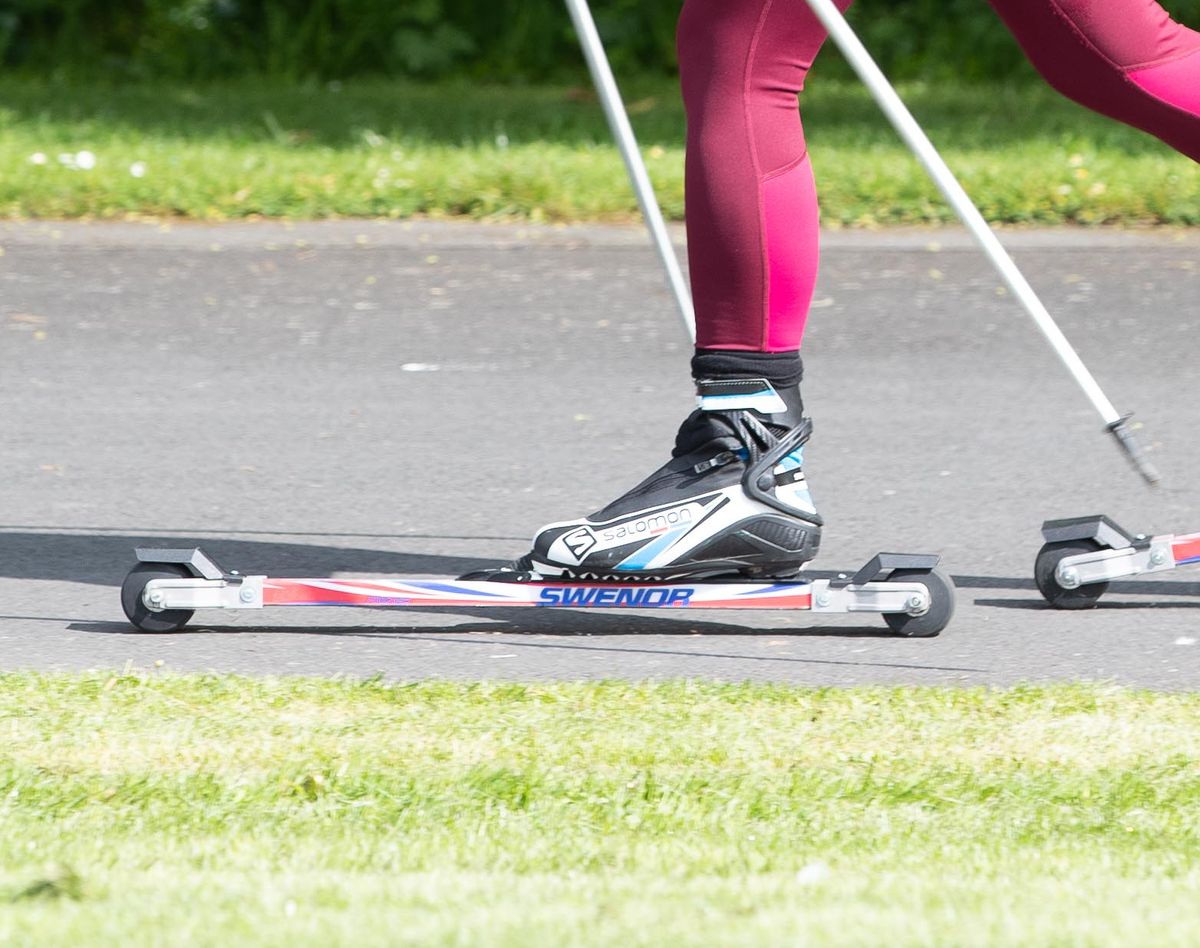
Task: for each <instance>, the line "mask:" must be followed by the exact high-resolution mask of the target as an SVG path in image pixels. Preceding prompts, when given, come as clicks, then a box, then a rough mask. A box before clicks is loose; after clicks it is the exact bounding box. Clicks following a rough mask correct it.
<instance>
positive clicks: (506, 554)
mask: <svg viewBox="0 0 1200 948" xmlns="http://www.w3.org/2000/svg"><path fill="white" fill-rule="evenodd" d="M1003 239H1004V241H1005V242H1006V244H1008V245H1009V246H1010V247H1011V248H1012V249H1013V252H1014V254H1015V255H1016V257H1017V259H1018V262H1019V263H1021V264H1022V266H1023V267H1024V268H1025V270H1026V272H1027V274H1028V276H1029V278H1030V279H1031V281H1032V282H1033V284H1034V285H1035V286H1036V287H1037V288H1038V290H1039V291H1040V292H1041V293H1042V294H1043V296H1044V298H1045V300H1046V302H1047V304H1048V305H1049V306H1050V309H1051V311H1052V312H1053V313H1054V314H1055V315H1056V317H1057V318H1058V319H1059V321H1060V324H1061V325H1062V327H1063V329H1064V330H1065V331H1066V332H1067V334H1068V336H1069V337H1070V338H1071V339H1072V340H1073V341H1074V342H1075V344H1076V345H1077V347H1078V349H1079V351H1080V353H1081V355H1082V356H1083V358H1084V360H1085V361H1086V362H1087V364H1088V365H1089V367H1091V368H1092V370H1093V371H1094V372H1095V374H1096V376H1097V377H1098V379H1099V380H1100V382H1101V384H1102V385H1104V386H1105V388H1106V389H1107V391H1108V393H1109V395H1110V396H1111V397H1112V399H1113V401H1114V402H1115V403H1116V404H1117V405H1118V407H1120V408H1121V409H1123V410H1124V409H1136V410H1137V412H1138V418H1139V420H1141V421H1142V422H1143V423H1144V425H1145V427H1144V429H1143V430H1142V434H1143V436H1144V438H1145V439H1146V441H1147V442H1148V443H1149V444H1150V445H1151V446H1152V448H1153V449H1154V459H1155V461H1156V462H1157V464H1158V465H1159V466H1160V467H1161V469H1162V470H1163V472H1164V474H1165V477H1166V481H1165V485H1164V487H1163V488H1162V489H1161V490H1159V491H1156V492H1151V491H1149V490H1147V489H1145V488H1144V487H1142V486H1141V485H1140V482H1139V481H1138V480H1137V479H1136V477H1135V476H1134V475H1133V474H1132V473H1131V472H1130V471H1129V469H1128V468H1127V466H1126V464H1125V462H1124V461H1123V460H1122V458H1121V457H1120V456H1119V454H1118V453H1117V451H1116V449H1115V448H1114V447H1113V446H1112V445H1111V444H1109V442H1108V440H1107V438H1106V437H1105V436H1104V435H1103V434H1101V433H1099V429H1100V424H1099V421H1098V419H1097V418H1096V417H1095V416H1094V415H1093V413H1092V409H1091V408H1090V406H1089V405H1088V403H1087V402H1086V401H1085V400H1084V398H1083V396H1082V395H1081V394H1080V393H1079V392H1078V391H1077V390H1076V389H1075V388H1074V385H1073V383H1072V382H1071V380H1070V379H1069V377H1068V376H1067V375H1066V373H1065V371H1064V370H1063V369H1062V368H1061V367H1060V366H1059V365H1058V363H1057V361H1056V359H1055V357H1054V356H1053V354H1052V353H1051V352H1050V350H1049V349H1048V347H1047V346H1046V345H1045V344H1044V343H1043V342H1042V340H1041V339H1040V337H1039V336H1037V335H1036V333H1035V330H1034V329H1033V327H1032V324H1031V323H1030V322H1029V320H1028V318H1027V317H1026V316H1025V315H1024V313H1023V312H1022V311H1020V310H1019V309H1018V307H1017V306H1016V304H1015V303H1014V302H1013V300H1012V299H1011V298H1010V297H1009V296H1007V295H1006V294H1004V293H1003V292H1002V291H1001V290H1000V289H999V281H998V278H997V277H996V276H995V274H994V273H993V272H992V271H991V269H990V268H989V266H988V264H987V262H986V261H985V260H984V259H983V258H982V256H981V255H980V254H979V253H978V252H977V251H975V250H974V248H973V245H972V244H971V243H970V242H969V240H968V239H967V238H966V237H965V236H964V235H963V234H962V233H960V232H958V231H956V230H945V231H942V230H939V231H882V232H875V233H859V232H854V233H849V232H846V233H837V232H835V233H830V234H828V235H826V241H825V257H824V261H825V265H824V269H823V273H822V277H821V281H820V284H819V286H818V290H817V300H816V305H815V307H814V310H813V315H812V319H811V328H810V331H809V334H808V337H807V339H806V343H805V355H806V365H807V371H808V379H807V381H806V387H805V392H806V399H807V402H808V405H809V407H810V410H811V413H812V415H813V416H814V418H815V421H816V437H815V438H814V440H813V442H812V444H811V446H810V449H809V452H808V466H809V471H810V479H811V482H812V484H813V488H814V492H815V494H816V496H817V499H818V502H819V503H820V505H821V507H822V512H823V513H824V514H825V516H826V518H827V521H828V524H829V526H828V529H827V530H826V534H825V539H824V544H823V550H822V555H821V558H820V560H819V561H818V562H817V563H816V564H814V565H815V567H817V573H818V575H827V573H828V571H835V570H851V569H854V568H856V567H857V566H859V565H860V564H861V563H862V562H863V561H865V560H866V559H867V558H869V557H870V556H871V555H872V554H874V553H875V552H876V551H878V550H881V549H892V550H912V551H929V552H938V553H941V554H943V557H944V564H945V565H946V567H947V568H948V570H949V571H950V572H951V573H952V574H953V575H954V576H955V577H956V579H957V581H958V584H959V611H958V616H957V617H956V620H955V622H954V624H953V625H952V626H951V627H950V629H948V630H947V631H946V632H945V633H943V634H942V636H941V637H939V638H937V639H931V640H905V639H897V638H893V637H891V636H890V635H889V634H888V633H887V630H886V628H885V627H884V625H883V623H882V621H881V620H879V619H878V618H877V617H871V616H867V617H864V616H839V617H830V618H825V619H819V618H817V617H814V616H812V615H809V614H805V613H798V614H781V613H750V614H744V615H743V614H737V613H731V612H706V613H699V612H697V613H686V612H682V613H672V614H670V615H666V614H663V613H661V612H658V613H647V612H637V613H628V612H604V611H594V612H580V611H571V612H563V611H553V612H551V611H543V610H512V611H507V612H505V611H484V610H477V611H462V612H432V611H431V612H421V613H418V612H413V611H407V610H391V611H385V610H376V611H369V610H330V609H311V610H304V609H292V610H287V611H284V610H275V611H264V612H262V613H241V614H237V615H234V614H215V615H214V614H208V615H200V616H198V617H197V620H196V622H195V623H194V626H193V627H192V628H191V629H189V630H188V631H185V632H182V633H178V634H173V635H160V636H153V635H139V634H134V633H132V632H131V630H130V629H129V628H128V626H127V625H126V623H125V621H124V617H123V616H122V613H121V610H120V606H119V603H118V597H117V587H118V586H119V584H120V581H121V579H122V577H123V575H124V573H125V572H126V570H127V569H128V568H129V566H130V565H131V563H132V550H133V548H134V546H136V545H153V544H159V545H171V546H178V545H183V544H192V543H198V544H201V545H202V546H204V547H205V548H206V549H208V550H210V551H211V552H212V553H213V554H214V555H215V556H217V558H218V559H220V560H221V561H222V562H224V563H225V564H226V565H227V566H229V567H232V568H237V569H240V570H242V571H243V572H265V573H268V574H273V575H281V576H282V575H293V576H296V575H308V576H322V575H325V576H335V575H340V576H350V575H359V576H373V575H413V576H416V575H443V576H444V575H455V574H457V573H460V572H462V571H464V570H466V569H469V568H474V567H479V566H484V565H488V564H492V563H495V562H497V561H501V560H505V559H509V558H511V557H512V556H513V555H515V554H518V553H521V552H523V551H524V549H525V548H526V545H527V542H528V537H529V536H530V535H531V533H532V532H533V530H534V528H536V527H537V526H538V525H539V524H541V523H543V522H546V521H550V520H555V519H561V518H564V517H568V516H572V515H575V514H578V513H580V512H586V511H589V510H592V509H595V508H596V507H598V506H600V505H602V504H603V503H605V502H606V501H608V500H609V499H611V497H612V496H614V495H615V494H617V493H619V492H620V491H621V490H623V489H624V488H626V487H627V486H629V485H630V484H631V483H632V482H633V481H634V480H635V479H638V478H640V477H641V476H643V475H644V474H645V473H647V472H648V471H649V470H650V469H651V468H652V467H654V466H656V465H657V464H658V463H660V462H661V461H662V460H663V458H664V457H665V452H666V450H667V448H668V446H669V444H670V442H671V438H672V435H673V432H674V428H675V426H676V425H677V424H678V422H679V420H680V419H681V417H682V416H683V415H684V414H685V413H686V412H687V411H688V410H689V408H690V405H691V391H690V386H689V381H688V375H687V360H688V355H689V347H688V344H687V342H686V340H685V338H684V336H683V332H682V329H681V328H680V326H679V325H678V324H677V316H676V315H675V314H674V311H673V308H672V305H671V302H670V299H669V297H668V296H667V293H666V290H665V286H664V282H663V279H662V277H661V275H660V272H659V270H658V267H657V262H656V259H655V257H654V254H653V252H652V251H651V250H650V249H649V247H648V245H647V242H646V239H645V237H644V235H643V233H642V232H641V231H640V230H639V229H637V228H604V227H578V228H554V227H540V228H538V227H513V226H500V225H473V224H450V223H376V222H346V221H342V222H332V223H327V224H310V225H297V226H288V225H283V224H277V223H251V224H243V225H227V226H221V227H206V226H197V225H176V226H172V227H162V226H160V225H157V224H99V223H96V224H44V223H28V224H5V225H0V249H2V256H0V667H4V668H42V669H54V668H57V669H67V668H93V667H104V668H109V667H122V666H125V665H126V664H132V665H134V666H137V667H155V666H156V664H157V663H159V662H161V663H163V666H162V667H166V668H171V669H178V670H192V669H214V670H230V671H239V672H246V673H253V674H260V673H270V674H275V673H279V674H286V673H301V674H320V675H324V674H329V675H332V674H348V675H369V674H375V673H383V674H385V675H387V676H389V677H393V678H397V679H410V678H418V677H425V676H447V677H455V678H515V679H542V678H601V677H668V676H704V677H712V678H721V679H743V678H756V679H764V680H786V681H795V682H807V683H814V684H851V683H870V682H888V683H931V684H936V683H947V684H970V683H995V684H1004V683H1011V682H1017V681H1041V680H1050V679H1088V680H1097V679H1098V680H1109V681H1115V682H1121V683H1126V684H1134V685H1142V686H1147V687H1156V688H1186V689H1192V688H1196V687H1198V686H1200V645H1198V644H1197V640H1198V639H1200V621H1198V620H1200V580H1198V578H1197V576H1196V574H1195V572H1192V571H1188V570H1178V571H1174V572H1172V573H1168V574H1165V575H1164V576H1163V577H1161V578H1155V579H1153V580H1149V579H1146V580H1141V581H1130V582H1126V583H1121V584H1114V586H1113V588H1112V590H1111V591H1110V592H1109V593H1108V595H1107V596H1106V597H1105V598H1104V599H1103V600H1102V602H1101V606H1100V608H1098V609H1095V610H1092V611H1088V612H1083V613H1061V612H1055V611H1053V610H1050V609H1048V608H1047V607H1045V606H1044V605H1043V603H1042V602H1041V599H1040V597H1039V595H1038V593H1037V591H1036V590H1035V589H1034V588H1033V584H1032V580H1031V575H1032V562H1033V558H1034V554H1035V553H1036V551H1037V548H1038V546H1039V544H1040V538H1039V533H1038V527H1039V524H1040V522H1041V521H1042V520H1043V519H1044V518H1046V517H1053V516H1072V515H1079V514H1087V513H1093V512H1105V513H1108V514H1109V515H1110V516H1112V517H1114V518H1115V519H1116V520H1117V521H1118V522H1120V523H1123V524H1125V525H1127V526H1129V527H1131V528H1133V529H1135V530H1138V531H1145V532H1152V533H1179V532H1188V531H1200V503H1197V501H1198V500H1200V439H1198V438H1197V437H1196V430H1197V421H1198V415H1200V405H1198V403H1197V398H1196V385H1195V379H1196V363H1197V356H1198V355H1200V347H1198V341H1200V234H1196V233H1184V232H1154V233H1117V232H1103V231H1102V232H1073V231H1053V232H1011V233H1006V234H1004V236H1003Z"/></svg>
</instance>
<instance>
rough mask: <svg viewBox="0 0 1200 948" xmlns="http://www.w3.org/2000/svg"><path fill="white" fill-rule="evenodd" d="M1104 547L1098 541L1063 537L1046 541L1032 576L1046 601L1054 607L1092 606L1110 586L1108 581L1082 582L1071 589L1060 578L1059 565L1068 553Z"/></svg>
mask: <svg viewBox="0 0 1200 948" xmlns="http://www.w3.org/2000/svg"><path fill="white" fill-rule="evenodd" d="M1103 549H1105V547H1104V546H1103V545H1102V544H1100V543H1098V542H1096V541H1095V540H1086V539H1080V540H1060V541H1058V542H1055V543H1047V544H1045V545H1044V546H1043V547H1042V548H1041V549H1040V550H1039V551H1038V555H1037V560H1036V561H1035V562H1034V564H1033V578H1034V582H1036V583H1037V588H1038V591H1039V592H1041V594H1042V596H1043V598H1045V600H1046V602H1048V603H1049V604H1050V605H1052V606H1053V607H1054V608H1055V609H1091V608H1093V607H1094V606H1095V605H1096V603H1097V602H1099V601H1100V597H1101V596H1103V595H1104V593H1105V591H1107V589H1108V583H1106V582H1104V583H1081V584H1080V585H1078V586H1074V587H1071V588H1068V587H1066V586H1064V585H1063V584H1062V583H1061V582H1060V581H1059V576H1058V564H1059V563H1061V562H1062V561H1063V560H1065V559H1066V558H1067V557H1069V556H1079V555H1081V554H1084V553H1095V552H1096V551H1097V550H1103Z"/></svg>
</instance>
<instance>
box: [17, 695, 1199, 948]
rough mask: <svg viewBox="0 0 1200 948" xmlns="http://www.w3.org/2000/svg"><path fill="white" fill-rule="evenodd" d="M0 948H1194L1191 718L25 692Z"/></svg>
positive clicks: (683, 698) (1148, 708)
mask: <svg viewBox="0 0 1200 948" xmlns="http://www.w3.org/2000/svg"><path fill="white" fill-rule="evenodd" d="M0 734H2V736H3V743H2V744H0V943H2V944H6V945H17V944H32V943H37V944H47V945H51V944H53V945H57V944H78V945H93V944H95V945H99V944H121V945H132V946H137V945H159V944H165V943H175V944H185V943H186V944H194V945H229V944H245V943H253V944H263V945H289V946H291V945H331V944H344V945H355V946H357V945H395V944H438V945H453V944H494V945H555V946H557V945H570V944H619V945H661V944H672V945H761V944H791V945H802V944H816V945H863V946H876V945H884V944H886V945H891V946H905V945H930V944H947V945H949V944H953V945H1016V944H1020V945H1129V944H1138V945H1191V944H1194V943H1195V938H1196V932H1197V931H1198V930H1200V767H1198V764H1197V754H1198V751H1200V696H1196V695H1191V694H1174V695H1170V694H1151V693H1140V692H1130V691H1124V690H1118V689H1115V688H1105V687H1099V686H1069V687H1051V688H1019V689H1013V690H1004V691H987V690H952V689H882V688H879V689H849V690H841V689H800V688H790V687H783V686H766V685H751V684H743V685H719V684H699V683H690V682H666V683H658V684H653V683H652V684H625V683H599V684H594V683H593V684H547V685H536V686H534V685H530V686H524V685H510V684H450V683H436V682H435V683H423V684H417V685H409V686H392V685H387V684H384V683H382V682H378V681H369V682H359V683H353V682H346V681H314V680H303V679H282V680H257V679H243V678H234V677H217V676H208V677H174V676H154V675H149V676H141V675H131V674H114V675H107V674H86V675H76V676H70V675H55V676H40V675H33V674H8V675H3V676H0Z"/></svg>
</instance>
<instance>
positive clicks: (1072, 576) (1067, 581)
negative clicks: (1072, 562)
mask: <svg viewBox="0 0 1200 948" xmlns="http://www.w3.org/2000/svg"><path fill="white" fill-rule="evenodd" d="M1058 582H1059V585H1061V586H1062V587H1063V588H1064V589H1074V588H1075V587H1076V586H1078V585H1079V574H1078V573H1077V572H1075V570H1073V569H1064V570H1063V571H1062V572H1061V573H1059V576H1058Z"/></svg>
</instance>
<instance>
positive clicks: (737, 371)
mask: <svg viewBox="0 0 1200 948" xmlns="http://www.w3.org/2000/svg"><path fill="white" fill-rule="evenodd" d="M803 376H804V363H803V362H801V361H800V352H799V350H795V349H793V350H792V351H791V352H748V351H746V350H744V349H700V348H697V349H696V354H695V355H694V356H692V378H694V379H696V380H700V379H722V380H723V379H766V380H767V381H768V382H770V383H771V384H772V385H774V386H775V387H776V388H791V387H792V386H795V385H799V384H800V379H801V378H803Z"/></svg>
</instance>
